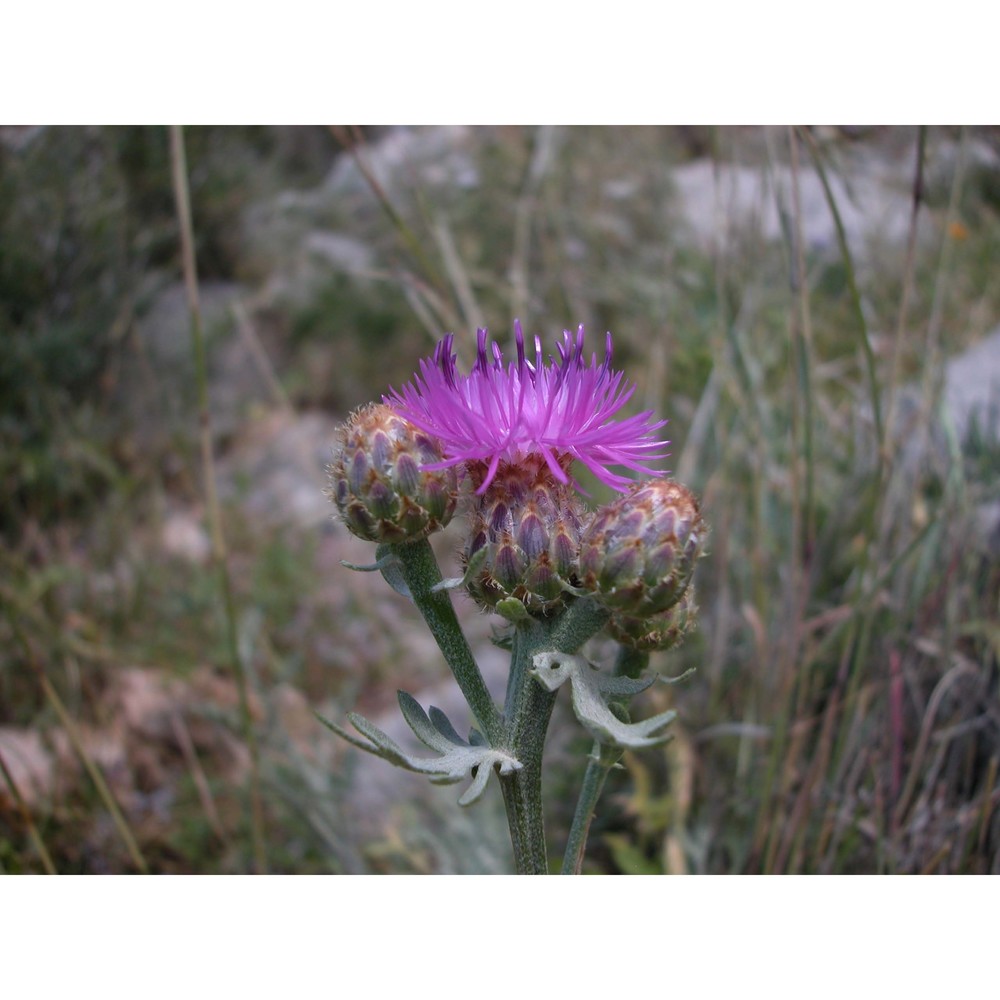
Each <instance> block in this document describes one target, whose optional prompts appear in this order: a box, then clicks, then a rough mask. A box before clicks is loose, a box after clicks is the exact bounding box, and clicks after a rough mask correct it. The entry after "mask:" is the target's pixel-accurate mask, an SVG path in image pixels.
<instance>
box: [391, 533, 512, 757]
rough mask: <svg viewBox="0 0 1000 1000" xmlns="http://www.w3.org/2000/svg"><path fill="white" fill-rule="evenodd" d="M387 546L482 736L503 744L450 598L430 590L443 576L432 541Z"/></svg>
mask: <svg viewBox="0 0 1000 1000" xmlns="http://www.w3.org/2000/svg"><path fill="white" fill-rule="evenodd" d="M386 548H387V549H388V550H389V551H390V552H392V554H393V555H394V556H395V557H396V559H397V560H398V562H399V568H400V571H401V573H402V575H403V580H404V581H405V582H406V586H407V587H408V588H409V591H410V596H411V597H412V598H413V603H414V604H416V606H417V610H418V611H419V612H420V614H421V615H422V616H423V619H424V621H425V622H426V623H427V627H428V628H429V629H430V630H431V634H432V635H433V636H434V639H435V641H436V642H437V644H438V648H439V649H440V650H441V652H442V654H443V655H444V658H445V660H446V661H447V663H448V666H449V667H450V668H451V672H452V673H453V674H454V675H455V680H456V681H458V686H459V687H460V688H461V689H462V694H463V695H464V696H465V700H466V701H467V702H468V703H469V708H471V709H472V714H473V715H474V716H475V719H476V722H477V723H478V724H479V727H480V729H481V730H482V732H483V735H484V736H485V737H486V739H487V740H488V741H489V744H490V746H493V747H503V746H504V728H503V722H502V720H501V718H500V713H499V712H498V711H497V707H496V705H495V704H494V703H493V698H492V697H491V695H490V692H489V690H488V689H487V687H486V683H485V681H484V680H483V675H482V674H481V673H480V672H479V665H478V664H477V663H476V659H475V657H474V656H473V655H472V650H471V649H470V648H469V643H468V641H467V640H466V638H465V634H464V633H463V632H462V627H461V625H459V623H458V618H457V616H456V615H455V609H454V607H453V606H452V603H451V597H450V596H449V595H448V592H447V591H445V590H433V589H432V588H433V587H434V586H435V585H436V584H438V583H440V582H441V579H442V578H441V570H440V568H439V567H438V564H437V559H436V558H435V556H434V550H433V549H432V548H431V543H430V542H429V541H428V540H427V539H426V538H423V539H421V540H420V541H417V542H406V543H404V544H400V545H388V546H386Z"/></svg>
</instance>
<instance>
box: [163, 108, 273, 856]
mask: <svg viewBox="0 0 1000 1000" xmlns="http://www.w3.org/2000/svg"><path fill="white" fill-rule="evenodd" d="M170 163H171V172H172V175H173V182H174V197H175V199H176V203H177V221H178V226H179V228H180V237H181V255H182V261H183V267H184V286H185V289H186V291H187V297H188V308H189V310H190V313H191V343H192V349H193V351H194V364H195V376H196V380H197V385H198V425H199V428H200V441H201V458H202V474H203V477H204V486H205V497H206V503H207V506H208V516H209V527H210V531H211V537H212V557H213V561H214V563H215V569H216V573H217V574H218V578H219V589H220V591H221V595H222V602H223V610H224V615H225V623H226V642H227V647H228V652H229V660H230V665H231V667H232V670H233V675H234V677H235V678H236V685H237V689H238V691H239V702H240V721H241V726H242V730H243V737H244V739H245V740H246V743H247V747H248V749H249V751H250V828H251V834H252V838H253V855H254V862H255V865H256V868H257V871H258V872H259V873H264V872H266V871H267V854H266V851H265V847H264V814H263V804H262V800H261V790H260V762H259V756H260V755H259V751H258V747H257V734H256V732H255V730H254V725H253V720H252V718H251V716H250V698H249V692H248V686H247V677H246V671H245V670H244V668H243V661H242V658H241V657H240V651H239V643H238V639H237V629H236V608H235V604H234V601H233V589H232V582H231V581H230V579H229V568H228V565H227V559H228V556H227V549H226V540H225V534H224V533H223V528H222V512H221V509H220V507H219V497H218V493H217V490H216V485H215V457H214V453H213V442H212V422H211V415H210V411H209V406H208V363H207V360H206V356H205V342H204V337H203V335H202V329H201V307H200V303H199V296H198V272H197V267H196V263H195V253H194V228H193V225H192V222H191V202H190V196H189V193H188V180H187V162H186V158H185V153H184V134H183V132H182V130H181V127H180V126H179V125H173V126H171V128H170Z"/></svg>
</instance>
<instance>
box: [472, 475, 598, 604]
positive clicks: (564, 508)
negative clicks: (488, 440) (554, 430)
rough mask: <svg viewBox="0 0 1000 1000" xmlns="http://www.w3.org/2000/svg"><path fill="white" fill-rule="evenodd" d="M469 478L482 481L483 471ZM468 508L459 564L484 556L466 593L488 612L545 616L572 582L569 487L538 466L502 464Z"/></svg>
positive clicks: (576, 535)
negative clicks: (500, 609)
mask: <svg viewBox="0 0 1000 1000" xmlns="http://www.w3.org/2000/svg"><path fill="white" fill-rule="evenodd" d="M480 464H481V463H480ZM469 471H470V474H471V476H472V478H473V480H474V481H476V480H477V478H479V479H480V480H481V479H482V474H485V467H484V468H483V469H478V467H477V466H472V467H471V468H470V470H469ZM475 501H476V506H475V509H474V510H473V512H472V527H471V531H470V533H469V539H468V541H467V543H466V546H465V553H464V557H465V563H466V565H468V564H469V562H470V560H471V559H472V558H473V556H475V555H476V554H477V553H479V552H480V551H481V550H483V549H486V556H485V559H484V560H483V563H482V565H481V567H480V568H479V570H478V572H475V573H473V575H472V577H471V578H470V579H469V580H468V582H467V586H468V589H469V593H470V594H472V596H473V597H474V598H475V599H476V600H477V601H478V602H479V603H480V604H482V605H483V606H485V607H488V608H494V607H496V605H497V603H498V602H499V601H501V600H504V599H505V598H514V599H515V600H519V601H521V603H522V604H523V605H524V607H525V608H526V609H527V610H528V611H529V612H531V613H533V614H551V613H552V612H553V611H555V610H556V609H557V608H558V607H559V606H560V605H561V604H562V603H563V601H564V600H565V588H566V586H567V585H570V586H573V585H575V584H576V583H577V582H578V581H577V557H578V553H579V547H580V532H581V530H582V517H581V515H582V507H581V505H580V502H579V500H577V498H576V494H575V493H574V492H573V488H572V486H571V485H570V484H568V483H560V482H559V481H558V480H557V479H556V478H555V476H554V475H553V474H552V472H551V470H550V469H549V467H548V465H547V464H546V463H545V461H544V460H542V459H540V458H532V459H530V460H527V461H525V460H522V461H521V462H519V463H517V464H516V465H514V464H508V463H505V462H504V463H500V465H499V467H498V469H497V471H496V473H495V477H494V478H493V479H492V481H491V482H490V484H489V486H488V487H487V489H486V492H485V493H483V494H481V495H479V494H477V495H476V498H475Z"/></svg>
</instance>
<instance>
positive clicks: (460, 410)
mask: <svg viewBox="0 0 1000 1000" xmlns="http://www.w3.org/2000/svg"><path fill="white" fill-rule="evenodd" d="M514 336H515V342H516V345H517V361H516V363H515V362H513V361H511V362H510V363H508V364H507V365H506V366H505V364H504V358H503V353H502V352H501V350H500V347H499V346H498V345H497V344H496V342H495V341H494V342H493V343H492V344H489V343H488V340H487V338H488V334H487V331H486V330H482V329H481V330H479V331H478V338H479V349H478V355H477V358H476V363H475V365H474V366H473V368H472V371H471V372H469V374H468V375H462V374H461V373H460V372H459V371H458V369H457V368H456V365H455V362H456V356H455V354H454V353H453V352H452V347H453V344H454V340H455V338H454V335H453V334H448V335H447V336H446V337H445V338H444V339H443V340H442V341H440V343H439V344H438V345H437V348H436V349H435V351H434V355H433V357H432V358H425V359H424V360H423V361H421V362H420V371H419V373H418V374H417V375H416V376H414V379H413V381H412V382H410V383H409V384H407V385H405V386H404V387H403V388H402V390H400V391H396V390H392V392H391V393H390V395H389V396H386V397H384V401H385V402H386V403H387V404H388V405H390V406H392V407H393V408H394V409H395V410H396V412H397V413H399V414H400V415H401V416H403V417H405V418H406V419H407V420H409V421H410V422H411V423H413V424H415V425H416V426H417V427H419V428H421V430H423V431H425V432H426V433H428V434H430V435H433V436H434V437H435V438H437V439H438V440H440V441H441V445H442V448H443V451H444V458H443V459H442V460H441V461H438V462H435V463H432V464H428V465H425V466H424V468H425V469H445V468H448V467H450V466H456V465H463V464H465V465H469V464H471V463H480V464H481V465H482V470H481V475H480V477H479V479H480V481H479V482H477V483H476V486H477V492H478V493H480V494H483V493H485V492H486V490H487V489H488V488H489V486H490V484H491V483H492V482H493V480H494V479H495V478H496V476H497V472H498V469H499V468H500V465H501V463H507V464H509V465H517V464H519V463H522V462H524V461H525V460H526V459H528V458H529V457H531V456H538V457H540V458H541V459H542V460H544V462H545V465H546V466H547V467H548V470H549V472H550V473H551V475H552V476H553V477H554V478H555V479H556V480H557V481H558V482H560V483H573V481H572V479H571V477H570V474H569V471H568V469H569V468H570V467H571V465H572V462H573V461H574V460H575V461H579V462H581V463H582V464H583V465H585V466H586V467H587V468H588V469H590V471H591V472H592V473H593V474H594V475H595V476H596V477H597V478H598V479H599V480H601V482H603V483H605V484H607V485H608V486H611V487H612V488H614V489H616V490H624V489H626V488H627V487H628V485H629V482H630V480H628V479H627V478H626V477H625V476H622V475H620V474H618V473H616V472H612V471H611V468H610V466H616V465H617V466H621V467H623V468H626V469H631V470H632V471H634V472H640V473H643V474H646V475H656V472H655V470H653V469H650V468H649V467H648V466H647V464H646V463H647V462H649V461H655V460H657V459H661V458H664V457H665V453H664V452H663V451H662V450H661V449H662V448H663V447H664V446H665V445H667V444H669V442H668V441H658V440H653V437H654V435H655V432H656V431H657V430H659V428H661V427H662V426H663V425H664V424H665V423H666V421H663V420H661V421H657V422H655V423H654V422H652V412H651V411H648V410H647V411H645V412H643V413H640V414H637V415H636V416H633V417H626V418H625V419H622V420H617V419H615V418H616V415H617V414H618V412H619V411H620V410H621V408H622V407H623V406H624V405H625V404H626V403H627V402H628V401H629V399H630V398H631V397H632V394H633V392H634V391H635V386H634V385H629V383H628V382H627V381H626V380H625V378H624V375H623V374H622V373H621V372H614V371H612V369H611V354H612V344H611V334H610V333H609V334H608V335H607V338H606V342H605V353H604V361H603V362H602V363H600V364H598V361H597V356H596V355H593V356H592V357H591V359H590V362H589V363H588V362H587V360H586V359H585V357H584V354H583V340H584V332H583V327H582V326H581V327H580V328H579V329H578V330H577V333H576V336H575V337H574V336H573V334H571V333H570V332H569V331H568V330H565V331H563V336H562V342H561V343H559V344H558V345H557V348H558V351H559V360H558V361H555V360H554V359H553V358H551V357H549V359H548V361H546V360H545V358H544V357H543V355H542V344H541V339H540V338H538V337H535V345H534V346H535V356H534V359H533V360H531V359H529V358H528V356H527V353H526V351H525V344H524V334H523V332H522V330H521V324H520V323H518V322H515V324H514ZM573 485H575V484H573Z"/></svg>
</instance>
